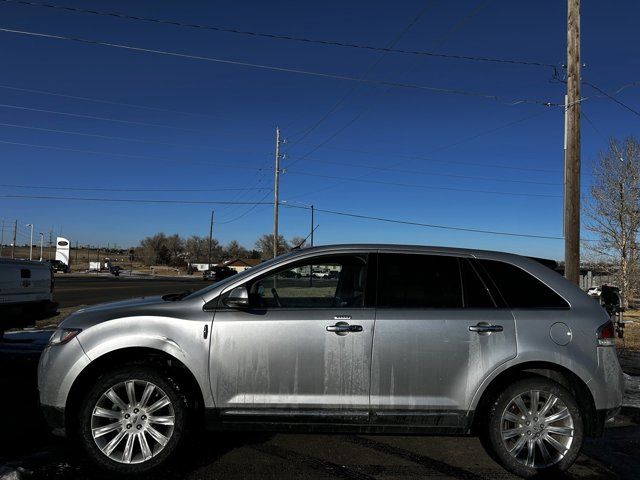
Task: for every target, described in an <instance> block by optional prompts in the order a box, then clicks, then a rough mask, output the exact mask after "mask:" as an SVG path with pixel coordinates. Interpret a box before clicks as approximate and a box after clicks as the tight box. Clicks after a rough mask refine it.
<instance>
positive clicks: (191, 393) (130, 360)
mask: <svg viewBox="0 0 640 480" xmlns="http://www.w3.org/2000/svg"><path fill="white" fill-rule="evenodd" d="M124 365H142V366H152V367H156V368H158V369H160V370H161V371H163V372H164V373H167V374H168V375H171V376H172V377H173V378H174V379H175V380H176V381H177V382H178V383H179V385H180V386H181V387H182V388H183V389H184V390H185V394H186V397H187V399H188V401H189V404H188V407H189V408H190V409H191V410H192V411H193V412H194V414H195V415H196V416H197V417H198V418H199V417H202V418H204V396H203V392H202V390H201V388H200V385H199V384H198V381H197V380H196V378H195V376H194V375H193V373H192V372H191V371H190V370H189V369H188V368H187V366H186V365H185V364H184V363H183V362H181V361H180V360H179V359H177V358H175V357H174V356H172V355H170V354H168V353H167V352H164V351H162V350H157V349H154V348H149V347H125V348H122V349H119V350H114V351H111V352H108V353H105V354H104V355H102V356H100V357H98V358H96V359H95V360H94V361H92V362H91V363H90V364H88V365H87V366H86V367H85V368H84V370H82V372H80V374H79V375H78V376H77V377H76V379H75V380H74V382H73V384H72V385H71V388H70V390H69V394H68V396H67V401H66V405H65V429H66V432H67V435H68V436H73V435H74V434H75V432H76V427H77V420H78V419H77V415H70V414H69V412H74V411H77V410H76V409H77V408H78V404H79V403H80V402H81V401H82V398H83V396H84V394H85V393H86V391H87V388H89V386H90V385H91V383H93V382H95V380H96V378H98V377H99V376H100V375H103V374H105V373H107V372H109V371H110V370H113V369H115V368H118V367H121V366H124ZM195 424H196V425H198V424H202V422H199V421H196V422H195Z"/></svg>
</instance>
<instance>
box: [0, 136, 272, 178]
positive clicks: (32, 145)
mask: <svg viewBox="0 0 640 480" xmlns="http://www.w3.org/2000/svg"><path fill="white" fill-rule="evenodd" d="M0 144H4V145H14V146H18V147H28V148H42V149H50V150H60V151H64V152H74V153H88V154H90V155H106V156H109V157H125V158H139V159H144V160H153V161H160V162H170V163H179V164H194V165H209V166H215V167H219V168H231V169H244V170H253V171H258V172H261V171H264V170H266V169H267V168H261V167H250V166H244V165H239V164H238V163H237V162H235V163H222V162H205V161H199V160H174V159H171V158H163V157H154V156H150V155H136V154H130V153H118V152H103V151H98V150H84V149H79V148H68V147H58V146H56V145H42V144H35V143H22V142H12V141H8V140H0Z"/></svg>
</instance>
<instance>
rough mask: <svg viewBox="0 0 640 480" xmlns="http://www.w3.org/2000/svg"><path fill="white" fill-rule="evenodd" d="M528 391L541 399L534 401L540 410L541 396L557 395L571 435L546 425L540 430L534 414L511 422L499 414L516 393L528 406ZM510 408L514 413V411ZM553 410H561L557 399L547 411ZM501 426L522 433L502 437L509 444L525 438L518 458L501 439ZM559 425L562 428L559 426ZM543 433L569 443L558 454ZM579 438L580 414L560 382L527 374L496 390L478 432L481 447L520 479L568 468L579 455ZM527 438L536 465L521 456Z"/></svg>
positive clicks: (526, 448)
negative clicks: (542, 443) (567, 417)
mask: <svg viewBox="0 0 640 480" xmlns="http://www.w3.org/2000/svg"><path fill="white" fill-rule="evenodd" d="M531 391H539V392H541V393H540V399H541V400H540V402H539V403H538V405H539V408H540V409H542V408H543V402H544V399H545V398H549V397H548V395H549V394H550V395H553V396H555V397H557V398H558V399H559V401H561V402H562V403H564V406H566V408H567V410H568V413H569V414H570V415H571V418H570V420H568V419H565V420H560V421H561V422H569V421H571V422H572V428H573V432H572V435H571V436H570V435H559V434H556V433H554V432H552V431H549V430H548V429H549V426H550V425H546V430H545V427H544V426H543V427H542V428H541V429H540V428H539V427H540V425H541V424H536V422H537V420H536V422H534V421H533V419H534V418H536V419H537V418H538V417H534V416H533V414H532V416H531V417H530V418H529V420H526V418H525V417H524V416H523V417H522V423H521V424H515V423H513V422H510V421H509V420H505V419H503V413H505V412H507V408H508V407H509V408H514V407H513V404H512V403H511V402H512V400H514V399H515V398H516V397H518V396H519V395H523V396H524V397H523V398H524V399H525V400H526V399H527V398H528V399H529V404H528V405H527V402H526V401H525V406H526V407H529V408H530V407H531V403H533V402H532V401H531V395H530V394H529V392H531ZM512 411H513V412H517V410H512ZM555 411H558V412H560V411H562V407H561V404H560V403H559V402H558V403H556V404H555V406H554V407H552V409H550V410H549V412H555ZM540 418H542V417H540ZM547 418H548V417H547ZM527 421H529V422H530V425H529V426H526V425H527V424H526V422H527ZM542 425H544V423H542ZM503 427H504V428H505V429H513V431H514V432H515V430H516V429H518V430H521V431H522V432H523V433H522V434H521V435H520V434H518V435H516V436H514V437H513V438H512V439H507V440H506V441H507V442H509V447H512V448H513V447H516V445H517V444H518V441H520V440H521V439H522V438H525V439H527V440H526V443H525V444H524V446H522V447H521V448H522V450H520V452H521V453H520V455H519V456H518V457H514V456H513V454H512V453H510V452H509V450H508V446H507V445H506V444H505V441H503ZM551 427H552V428H553V427H556V428H558V427H557V422H556V423H554V424H553V425H551ZM560 428H566V427H565V426H563V427H560ZM529 432H530V433H529ZM544 432H547V433H551V434H552V438H554V439H556V440H557V439H560V440H561V441H566V442H570V445H568V446H566V445H565V447H568V448H566V453H565V454H564V456H562V457H561V456H560V453H559V450H554V448H553V446H552V445H551V444H549V443H548V441H545V440H544ZM538 438H539V439H540V441H541V442H544V448H545V449H546V450H547V453H549V454H550V455H551V457H552V458H551V460H547V459H546V458H544V457H543V452H542V449H541V448H542V447H540V446H539V445H537V444H536V443H535V441H536V439H538ZM583 438H584V424H583V416H582V412H581V411H580V407H579V406H578V404H577V402H576V401H575V399H574V397H573V395H572V394H571V393H570V392H569V391H568V390H567V389H566V388H564V387H563V386H562V385H560V384H558V383H556V382H553V381H551V380H549V379H547V378H544V377H531V378H527V379H523V380H519V381H517V382H515V383H513V384H512V385H510V386H509V387H507V388H506V389H505V390H504V391H503V392H502V393H500V394H499V395H498V397H497V398H496V399H495V401H494V402H493V403H492V404H491V406H490V407H489V409H488V420H487V423H486V425H485V429H484V431H483V432H482V433H481V440H482V444H483V446H484V447H485V449H487V451H488V453H489V455H490V456H491V457H492V458H493V459H494V460H496V461H497V462H498V463H500V464H501V465H502V466H503V467H504V468H506V469H507V470H509V471H510V472H512V473H514V474H516V475H519V476H521V477H523V478H533V477H538V478H540V477H553V476H556V475H558V474H559V473H560V472H564V471H566V470H568V469H569V468H570V467H571V465H573V462H574V461H575V460H576V458H577V457H578V455H579V454H580V449H581V448H582V441H583ZM528 439H532V440H533V442H534V447H533V448H534V455H535V457H534V458H535V459H536V460H537V461H538V462H539V463H540V464H539V465H536V466H530V465H526V464H525V463H526V462H527V459H525V458H524V456H526V455H527V453H528V447H529V443H528ZM549 447H550V448H549ZM545 461H546V462H547V464H546V465H545V464H544V463H545ZM551 462H554V463H551Z"/></svg>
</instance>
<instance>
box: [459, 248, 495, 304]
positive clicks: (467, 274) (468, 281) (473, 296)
mask: <svg viewBox="0 0 640 480" xmlns="http://www.w3.org/2000/svg"><path fill="white" fill-rule="evenodd" d="M460 267H461V269H462V284H463V289H462V290H463V293H464V306H465V308H495V307H496V304H495V302H494V301H493V298H492V297H491V294H490V293H489V290H488V289H487V286H486V285H485V284H484V282H483V281H482V279H481V278H480V277H479V276H478V274H477V272H476V271H475V269H474V268H473V265H471V262H470V261H469V260H466V259H461V260H460Z"/></svg>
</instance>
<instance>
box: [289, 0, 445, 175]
mask: <svg viewBox="0 0 640 480" xmlns="http://www.w3.org/2000/svg"><path fill="white" fill-rule="evenodd" d="M434 5H435V3H427V4H426V6H425V7H423V8H422V9H420V11H419V12H418V13H417V14H416V15H415V16H414V17H413V18H412V19H411V20H410V21H409V23H408V24H407V25H406V26H405V27H404V28H403V29H402V30H401V31H400V33H398V35H396V36H395V38H394V39H393V40H392V41H391V43H390V44H389V47H390V48H393V47H395V46H396V45H397V44H398V42H400V40H402V37H404V36H405V35H406V34H407V33H408V32H409V31H410V30H411V28H413V26H414V25H415V24H416V23H418V21H419V20H420V19H421V18H422V17H423V16H424V14H425V13H426V12H427V11H429V10H430V9H431V8H433V6H434ZM384 58H385V54H384V53H383V54H382V55H379V56H378V58H376V59H375V61H374V62H373V63H372V64H371V65H370V66H369V67H368V68H367V69H366V70H365V72H364V74H363V75H362V76H363V77H364V78H366V77H368V76H369V74H371V73H372V72H373V71H374V70H375V68H376V67H377V66H378V65H380V63H381V62H382V60H384ZM361 86H362V85H361V84H357V85H355V86H353V87H352V88H350V89H349V90H348V91H347V92H346V93H345V94H344V95H343V96H342V97H340V98H339V99H338V101H337V102H336V103H335V104H334V105H333V106H332V107H331V108H330V109H329V110H328V111H327V112H326V113H325V114H324V115H323V116H322V117H320V119H319V120H318V121H316V122H315V123H314V124H313V125H312V126H311V128H309V129H307V130H306V131H305V132H304V133H303V134H302V136H301V137H300V138H298V139H297V140H296V141H294V142H293V145H292V146H295V145H296V144H298V143H299V142H301V141H302V140H304V139H305V138H307V137H308V136H309V135H310V134H311V132H313V131H314V130H315V129H316V128H318V127H319V126H320V125H322V124H323V123H324V122H325V121H326V120H327V118H329V117H330V116H331V115H333V114H334V113H335V112H336V111H338V109H339V108H340V107H341V106H342V105H343V104H344V103H345V102H346V101H347V99H348V98H349V97H351V96H352V95H353V94H354V93H356V92H357V91H358V89H359V88H360V87H361ZM363 113H364V112H362V113H361V114H360V115H358V116H357V117H356V118H355V119H354V120H352V121H351V122H350V123H349V124H347V125H346V126H344V127H343V128H342V129H341V130H340V131H342V130H344V129H346V128H348V127H349V126H350V125H351V124H352V123H354V122H355V121H356V120H357V119H358V118H360V116H361V115H362V114H363ZM340 131H339V132H336V133H335V134H334V135H332V136H331V138H329V139H327V140H325V143H328V142H329V141H330V140H331V139H332V138H334V137H335V136H337V135H338V134H339V133H340ZM315 150H317V149H314V150H312V151H311V152H309V153H307V154H305V155H304V156H303V157H302V158H305V157H308V156H309V155H311V153H313V152H314V151H315ZM298 161H299V160H298ZM293 163H296V162H293Z"/></svg>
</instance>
